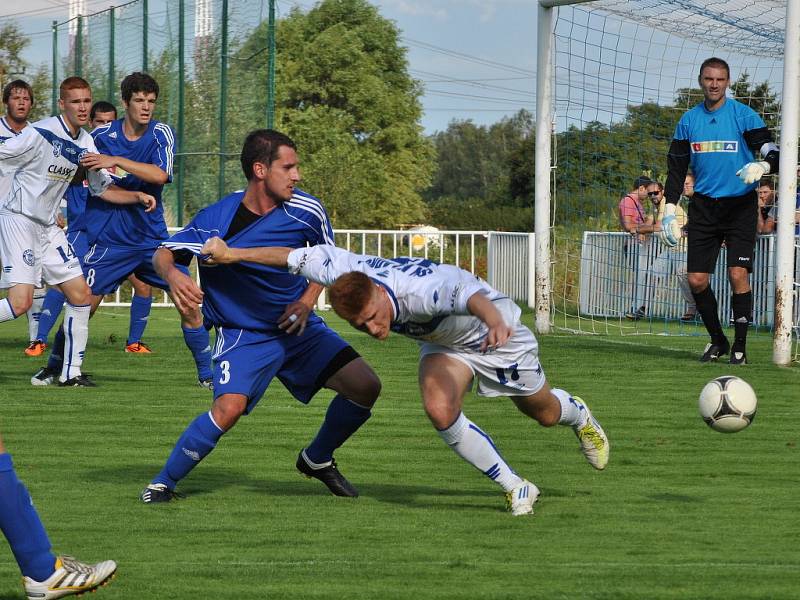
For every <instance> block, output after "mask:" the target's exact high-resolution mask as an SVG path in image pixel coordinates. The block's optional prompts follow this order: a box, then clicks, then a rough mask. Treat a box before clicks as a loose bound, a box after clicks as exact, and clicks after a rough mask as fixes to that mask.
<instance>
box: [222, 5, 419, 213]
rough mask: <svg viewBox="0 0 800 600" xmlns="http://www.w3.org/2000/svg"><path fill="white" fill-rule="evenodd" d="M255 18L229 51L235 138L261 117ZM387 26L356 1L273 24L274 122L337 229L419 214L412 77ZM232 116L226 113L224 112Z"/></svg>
mask: <svg viewBox="0 0 800 600" xmlns="http://www.w3.org/2000/svg"><path fill="white" fill-rule="evenodd" d="M266 26H267V25H266V23H262V24H261V25H260V26H259V27H258V28H256V29H255V30H254V32H253V33H252V35H250V37H249V38H248V39H247V40H245V42H244V43H243V44H242V46H241V48H239V49H238V50H237V51H236V52H235V53H234V58H233V61H232V67H231V74H230V78H229V79H230V82H231V92H230V97H231V100H230V102H229V104H230V105H231V106H235V107H237V109H238V110H237V111H236V113H235V114H231V116H230V124H231V127H230V128H229V131H235V132H236V135H235V136H234V135H230V134H229V139H236V140H237V143H238V144H239V145H240V144H241V140H242V139H243V137H244V134H245V133H246V132H247V131H249V130H250V129H254V128H255V127H256V126H258V124H260V123H263V122H264V114H265V102H264V101H263V100H264V95H263V93H262V92H259V93H258V94H257V95H256V96H254V93H253V92H254V90H266V87H267V81H266V69H265V68H264V67H262V65H265V63H266V60H267V55H266V53H265V52H263V46H264V40H265V39H266ZM399 36H400V34H399V31H398V30H397V28H396V27H395V25H394V24H393V23H392V22H391V21H389V20H387V19H385V18H383V17H381V16H380V14H379V13H378V10H377V8H375V7H374V6H372V5H371V4H369V3H368V2H366V1H365V0H323V1H322V2H320V3H319V4H317V5H316V6H315V7H314V8H312V9H311V10H309V11H308V12H303V11H302V10H301V9H299V8H294V9H293V10H292V11H291V12H290V13H289V15H288V16H287V17H286V18H285V19H283V20H281V21H280V22H279V23H278V26H277V36H276V45H277V54H276V90H277V94H276V96H277V97H276V113H277V115H276V127H277V129H280V130H281V131H284V132H285V133H287V134H288V135H290V136H292V137H293V138H294V139H295V140H296V142H297V143H298V146H299V150H300V158H301V160H302V164H301V167H302V169H303V177H304V182H303V183H302V184H301V185H302V187H303V189H305V190H307V191H309V192H310V193H312V194H315V195H319V196H320V197H321V198H322V199H323V201H324V203H325V206H326V207H327V209H328V211H329V212H330V213H331V215H332V218H333V223H334V225H335V226H337V227H386V228H394V227H397V226H398V225H401V224H407V223H418V222H421V221H423V220H424V217H425V205H424V203H423V202H422V199H421V196H420V192H421V191H422V190H423V189H425V188H426V187H427V186H428V184H429V181H430V178H431V173H432V171H433V162H434V158H435V155H434V152H433V148H432V145H431V144H430V142H428V141H427V140H426V139H425V137H424V136H423V135H422V128H421V126H420V124H419V121H420V117H421V114H422V108H421V105H420V101H419V97H420V94H421V89H420V87H419V84H418V83H417V82H416V81H414V80H413V79H412V78H411V77H410V76H409V75H408V63H407V60H406V51H405V49H404V48H402V47H401V46H400V43H399V41H400V40H399ZM231 113H233V111H231Z"/></svg>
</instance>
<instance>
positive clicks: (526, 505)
mask: <svg viewBox="0 0 800 600" xmlns="http://www.w3.org/2000/svg"><path fill="white" fill-rule="evenodd" d="M538 497H539V488H537V487H536V486H535V485H533V484H532V483H531V482H530V481H528V480H527V479H523V480H522V485H519V486H517V487H515V488H514V489H513V490H511V491H510V492H506V507H507V508H508V510H510V511H511V514H512V515H514V516H515V517H519V516H521V515H529V514H532V513H533V504H534V502H536V499H537V498H538Z"/></svg>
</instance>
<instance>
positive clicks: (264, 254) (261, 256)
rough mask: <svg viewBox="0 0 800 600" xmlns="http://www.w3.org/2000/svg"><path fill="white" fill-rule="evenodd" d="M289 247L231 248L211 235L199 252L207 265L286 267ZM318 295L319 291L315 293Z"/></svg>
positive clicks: (220, 239)
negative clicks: (236, 264) (241, 264)
mask: <svg viewBox="0 0 800 600" xmlns="http://www.w3.org/2000/svg"><path fill="white" fill-rule="evenodd" d="M291 251H292V249H291V248H282V247H280V246H275V247H264V248H231V247H230V246H228V244H226V243H225V240H223V239H222V238H219V237H212V238H209V239H208V240H206V243H205V244H203V248H202V249H201V250H200V254H201V255H203V262H204V263H206V264H209V265H229V264H231V263H238V262H252V263H257V264H260V265H266V266H268V267H278V268H284V269H285V268H286V267H287V266H288V264H287V258H288V256H289V253H290V252H291ZM317 295H319V293H318V294H317Z"/></svg>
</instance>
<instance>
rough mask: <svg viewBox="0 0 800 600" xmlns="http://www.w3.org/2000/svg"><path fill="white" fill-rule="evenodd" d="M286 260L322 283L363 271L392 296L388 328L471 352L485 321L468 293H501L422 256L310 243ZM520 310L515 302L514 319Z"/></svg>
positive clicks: (483, 333)
mask: <svg viewBox="0 0 800 600" xmlns="http://www.w3.org/2000/svg"><path fill="white" fill-rule="evenodd" d="M287 262H288V266H289V271H290V272H291V273H294V274H296V275H302V276H303V277H306V278H307V279H310V280H311V281H316V282H317V283H321V284H322V285H325V286H329V285H332V284H333V282H334V281H336V279H338V278H339V277H341V276H342V275H344V274H345V273H350V272H351V271H360V272H362V273H365V274H366V275H367V276H369V277H370V278H371V279H372V280H373V281H375V282H376V283H377V284H378V285H380V286H382V287H383V288H384V289H385V290H386V292H387V293H388V295H389V298H390V299H391V301H392V307H393V311H394V317H393V320H392V326H391V327H392V331H394V332H395V333H399V334H401V335H405V336H407V337H410V338H413V339H416V340H421V341H426V342H433V343H435V344H439V345H441V346H447V347H450V348H463V349H467V350H472V351H477V350H478V348H479V347H480V345H481V342H482V341H483V339H484V338H485V337H486V332H487V328H486V325H484V323H483V322H482V321H481V320H480V319H479V318H478V317H475V316H473V315H472V314H471V313H470V312H469V310H468V309H467V301H468V300H469V299H470V297H471V296H472V295H473V294H476V293H480V294H484V295H485V296H486V297H487V298H488V299H489V300H492V301H494V300H501V299H505V298H506V296H505V295H503V294H501V293H500V292H498V291H497V290H495V289H494V288H492V287H491V286H490V285H489V284H487V283H486V282H485V281H483V280H482V279H480V278H479V277H476V276H475V275H473V274H472V273H470V272H469V271H465V270H464V269H460V268H458V267H456V266H453V265H443V264H438V263H435V262H433V261H430V260H427V259H424V258H403V257H400V258H381V257H378V256H371V255H368V254H353V253H351V252H348V251H346V250H342V249H341V248H336V247H334V246H312V247H310V248H298V249H296V250H293V251H292V252H290V253H289V258H288V261H287ZM515 306H516V305H515ZM520 312H521V311H520V310H519V307H516V313H515V320H519V314H520ZM508 325H510V326H513V323H508Z"/></svg>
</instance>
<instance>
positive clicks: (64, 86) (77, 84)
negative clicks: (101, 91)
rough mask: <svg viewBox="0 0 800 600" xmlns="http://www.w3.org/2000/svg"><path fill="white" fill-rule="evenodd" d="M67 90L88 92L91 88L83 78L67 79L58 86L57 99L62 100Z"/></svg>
mask: <svg viewBox="0 0 800 600" xmlns="http://www.w3.org/2000/svg"><path fill="white" fill-rule="evenodd" d="M69 90H89V91H90V92H91V91H92V86H90V85H89V82H88V81H86V80H85V79H84V78H83V77H67V78H66V79H65V80H64V81H62V82H61V85H60V86H58V97H59V98H61V99H62V100H63V99H64V96H65V95H66V93H67V92H68V91H69Z"/></svg>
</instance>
